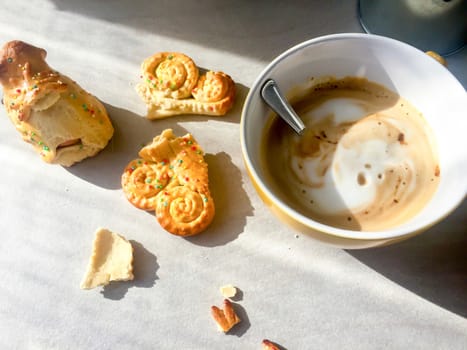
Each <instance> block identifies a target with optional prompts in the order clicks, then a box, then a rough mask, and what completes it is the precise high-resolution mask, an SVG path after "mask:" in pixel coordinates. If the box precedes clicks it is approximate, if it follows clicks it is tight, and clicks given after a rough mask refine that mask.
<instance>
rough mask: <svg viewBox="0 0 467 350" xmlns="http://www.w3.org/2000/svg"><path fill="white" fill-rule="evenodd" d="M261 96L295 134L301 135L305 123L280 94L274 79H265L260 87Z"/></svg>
mask: <svg viewBox="0 0 467 350" xmlns="http://www.w3.org/2000/svg"><path fill="white" fill-rule="evenodd" d="M261 97H262V98H263V100H264V102H266V104H267V105H268V106H269V107H270V108H271V109H272V110H273V111H274V112H276V113H277V114H278V115H279V116H280V117H281V118H282V119H284V120H285V121H286V123H287V124H289V125H290V126H291V127H292V129H294V131H295V132H296V133H297V134H299V135H301V134H302V133H303V131H304V130H305V124H304V123H303V121H302V120H301V119H300V117H299V116H298V115H297V113H295V111H294V110H293V108H292V106H291V105H290V104H289V102H287V100H286V99H285V97H284V96H283V95H282V93H281V92H280V90H279V87H278V86H277V84H276V82H275V81H274V80H272V79H268V80H266V82H265V83H264V85H263V87H262V88H261Z"/></svg>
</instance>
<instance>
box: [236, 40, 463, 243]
mask: <svg viewBox="0 0 467 350" xmlns="http://www.w3.org/2000/svg"><path fill="white" fill-rule="evenodd" d="M268 79H274V80H275V81H276V83H277V85H278V86H279V88H280V89H281V90H282V91H283V92H284V93H285V95H286V96H287V98H288V100H289V102H290V103H291V104H292V106H293V108H294V109H295V110H296V112H297V113H298V115H299V116H300V117H301V119H302V120H303V121H304V123H305V125H306V130H305V132H304V134H302V135H301V136H299V135H297V134H294V132H293V131H292V129H290V127H288V125H287V124H285V123H284V122H283V121H282V120H281V119H280V118H278V117H276V116H275V115H274V114H273V112H272V111H271V110H270V109H269V108H268V106H267V105H266V104H265V103H264V102H263V101H262V99H261V96H260V90H261V87H262V86H263V84H264V82H265V81H267V80H268ZM466 114H467V98H466V93H465V89H464V88H463V87H462V85H461V84H460V83H459V82H458V81H457V80H456V78H455V77H454V76H453V75H452V74H451V73H450V72H449V70H448V69H446V68H445V67H444V66H442V65H441V64H439V63H438V62H437V61H435V60H434V59H433V58H431V57H430V56H428V55H426V54H425V53H424V52H422V51H419V50H418V49H415V48H414V47H412V46H410V45H407V44H405V43H402V42H399V41H397V40H393V39H390V38H385V37H381V36H376V35H370V34H335V35H328V36H324V37H319V38H316V39H312V40H309V41H306V42H304V43H301V44H299V45H297V46H295V47H293V48H291V49H289V50H287V51H285V52H284V53H283V54H281V55H280V56H278V57H277V58H276V59H274V60H273V61H272V62H271V63H270V64H269V65H268V66H267V67H266V68H265V69H264V70H263V72H262V73H261V74H260V75H259V77H258V78H257V80H256V81H255V82H254V84H253V86H252V87H251V89H250V91H249V93H248V96H247V98H246V100H245V103H244V106H243V111H242V118H241V123H240V129H241V135H240V136H241V137H240V139H241V147H242V153H243V157H244V161H245V166H246V169H247V171H248V174H249V176H250V179H251V181H252V183H253V185H254V186H255V189H256V190H257V192H258V194H259V196H260V197H261V199H262V200H263V201H264V203H265V204H266V205H267V206H268V207H269V208H270V209H271V210H272V212H273V213H274V214H276V216H277V217H279V218H280V219H281V220H282V221H283V222H285V223H286V224H289V225H290V226H291V227H293V228H294V229H296V230H299V231H300V232H303V233H307V234H308V235H309V236H311V237H313V238H315V239H317V240H319V241H322V242H325V243H329V244H331V245H333V246H337V247H342V248H368V247H375V246H380V245H385V244H390V243H394V242H397V241H400V240H403V239H407V238H409V237H411V236H414V235H415V234H418V233H420V232H423V231H424V230H426V229H427V228H429V227H431V226H433V225H434V224H436V223H437V222H439V221H441V220H442V219H444V218H445V217H446V216H447V215H449V214H450V213H451V212H452V211H453V210H454V209H455V208H456V207H457V206H459V205H460V204H461V203H462V201H463V200H464V198H465V195H466V193H467V176H466V175H467V137H466V135H467V116H466Z"/></svg>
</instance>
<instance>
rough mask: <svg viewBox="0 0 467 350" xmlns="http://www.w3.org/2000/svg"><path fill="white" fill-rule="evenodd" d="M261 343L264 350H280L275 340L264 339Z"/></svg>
mask: <svg viewBox="0 0 467 350" xmlns="http://www.w3.org/2000/svg"><path fill="white" fill-rule="evenodd" d="M261 345H262V349H263V350H280V349H279V347H278V346H276V345H275V344H274V343H273V342H271V341H269V340H267V339H264V340H263V341H262V342H261Z"/></svg>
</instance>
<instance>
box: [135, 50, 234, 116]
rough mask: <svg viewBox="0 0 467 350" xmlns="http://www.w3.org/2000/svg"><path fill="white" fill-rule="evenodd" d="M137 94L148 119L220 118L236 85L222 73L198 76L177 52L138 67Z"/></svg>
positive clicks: (161, 54)
mask: <svg viewBox="0 0 467 350" xmlns="http://www.w3.org/2000/svg"><path fill="white" fill-rule="evenodd" d="M141 72H142V75H141V77H142V80H143V81H142V82H141V83H139V84H138V85H137V86H136V91H137V92H138V94H139V95H140V96H141V98H142V99H143V101H144V102H145V103H146V105H147V107H148V113H147V118H149V119H159V118H165V117H170V116H174V115H180V114H202V115H213V116H221V115H224V114H226V113H227V112H228V111H229V110H230V109H231V108H232V106H233V104H234V101H235V83H234V81H233V80H232V78H231V77H230V76H229V75H227V74H225V73H223V72H214V71H207V72H206V73H204V74H200V73H199V69H198V67H197V66H196V65H195V63H194V61H193V60H192V59H191V58H190V57H188V56H186V55H185V54H182V53H178V52H159V53H156V54H154V55H153V56H151V57H148V58H147V59H145V60H144V61H143V63H142V65H141Z"/></svg>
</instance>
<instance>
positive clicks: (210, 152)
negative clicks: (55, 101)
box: [0, 0, 467, 350]
mask: <svg viewBox="0 0 467 350" xmlns="http://www.w3.org/2000/svg"><path fill="white" fill-rule="evenodd" d="M361 31H362V29H361V27H360V24H359V22H358V19H357V12H356V2H355V1H339V0H333V1H310V0H309V1H284V2H282V1H275V2H269V1H243V0H240V1H230V0H224V1H222V0H221V1H219V0H218V1H214V0H202V1H196V2H195V1H193V2H188V1H186V2H185V1H179V0H175V1H143V0H134V1H125V0H116V1H110V0H105V1H104V0H101V1H93V0H85V1H73V0H28V1H26V0H9V1H7V0H4V1H2V6H1V10H0V42H1V44H2V45H3V43H4V42H7V41H9V40H13V39H20V40H23V41H27V42H29V43H31V44H34V45H36V46H40V47H43V48H45V49H46V50H47V51H48V62H49V64H50V65H51V66H52V67H54V68H55V69H57V70H59V71H60V72H62V73H64V74H66V75H68V76H70V77H72V78H73V79H74V80H76V81H78V83H79V84H80V85H82V86H83V87H84V88H85V89H86V90H88V91H89V92H91V93H92V94H94V95H96V96H97V97H98V98H99V99H101V100H102V101H103V102H104V103H105V105H106V107H107V109H108V112H109V114H110V116H111V118H112V121H113V124H114V126H115V129H116V132H115V136H114V138H113V140H112V142H111V144H110V145H109V146H108V147H107V148H106V149H105V150H104V151H103V152H102V153H101V154H99V155H98V156H97V157H95V158H92V159H88V160H86V161H84V162H82V163H80V164H77V165H75V166H73V167H71V168H64V167H60V166H54V165H48V164H45V163H43V162H42V161H41V160H40V159H39V157H38V156H36V154H35V153H34V152H33V151H32V148H31V147H30V146H28V145H27V144H25V143H23V142H22V141H21V139H20V135H19V134H18V133H17V132H16V130H15V129H14V127H13V125H12V124H11V123H10V121H9V120H8V118H7V116H6V113H5V111H4V109H3V108H2V109H1V111H0V164H1V168H2V180H1V181H0V193H1V195H0V196H1V197H0V198H1V206H0V238H1V244H0V276H1V286H0V348H1V349H260V348H261V346H260V344H261V341H262V339H264V338H267V339H270V340H271V341H273V342H275V343H277V344H279V345H280V346H282V348H283V349H289V350H295V349H424V350H425V349H466V348H467V320H466V316H467V298H466V292H467V236H466V231H467V220H466V215H465V214H466V209H467V205H466V203H465V202H464V205H463V206H461V207H460V208H459V209H458V210H456V211H455V212H454V213H453V214H452V215H451V216H450V217H449V218H448V219H447V220H445V221H444V222H442V223H440V224H438V225H436V226H435V227H433V228H432V229H430V230H429V231H427V232H426V233H424V234H422V235H420V236H417V237H415V238H413V239H410V240H408V241H405V242H402V243H399V244H396V245H393V246H389V247H385V248H378V249H371V250H365V251H346V250H342V249H337V248H333V247H329V246H326V245H324V244H322V243H319V242H316V241H313V240H311V239H310V238H309V237H306V236H304V235H302V234H300V233H297V232H295V231H293V230H291V229H290V228H288V227H287V226H285V225H283V224H282V223H280V222H279V221H278V219H276V217H274V216H273V215H272V214H271V212H270V211H269V209H268V208H267V207H266V206H265V204H264V203H263V202H262V201H261V199H260V198H259V197H258V195H257V194H256V192H255V190H254V188H253V186H252V184H251V182H250V180H249V178H248V176H247V174H246V171H245V167H244V165H243V160H242V156H241V151H240V143H239V121H240V113H241V108H242V104H243V100H244V98H245V96H246V94H247V93H248V88H249V87H250V86H251V84H252V83H253V81H254V80H255V79H256V77H257V75H258V74H259V73H260V72H261V71H262V69H263V68H264V67H265V66H266V65H267V63H268V62H270V61H271V60H272V59H273V58H274V57H275V56H276V55H278V54H279V53H281V52H282V51H284V50H285V49H287V48H289V47H291V46H293V45H295V44H297V43H299V42H301V41H304V40H307V39H310V38H313V37H316V36H319V35H324V34H330V33H337V32H361ZM158 51H180V52H184V53H186V54H188V55H189V56H191V57H192V58H193V59H194V60H195V62H196V63H197V64H198V65H199V66H200V67H203V68H208V69H212V70H222V71H224V72H226V73H228V74H230V75H231V76H232V77H233V79H234V80H235V81H236V82H237V88H238V100H237V102H236V105H235V107H234V108H233V110H232V111H231V112H230V113H229V114H228V115H227V116H225V117H219V118H216V117H202V116H191V117H190V116H180V117H175V118H169V119H164V120H160V121H149V120H146V119H145V118H144V114H145V106H144V104H143V102H142V101H141V100H140V98H139V97H138V96H137V94H136V92H135V91H134V86H135V83H136V82H137V81H138V80H139V75H140V72H139V67H140V64H141V62H142V60H143V59H144V58H146V57H148V56H150V55H151V54H153V53H155V52H158ZM466 62H467V50H463V51H461V52H459V53H457V54H455V55H453V56H451V57H449V58H448V64H449V69H450V70H451V71H452V73H453V74H455V75H456V77H457V78H458V79H459V80H460V81H461V83H462V84H463V85H464V86H467V68H466ZM169 127H170V128H172V129H173V130H174V132H175V133H176V134H178V135H182V134H184V133H186V132H190V133H192V134H193V135H194V136H195V138H196V139H197V140H198V142H199V143H200V144H201V145H202V147H203V148H204V150H205V152H206V153H207V155H206V160H207V162H208V164H209V174H210V181H211V190H212V192H213V196H214V199H215V202H216V208H217V213H216V217H215V219H214V221H213V223H212V225H211V227H210V228H209V229H208V230H207V231H206V232H204V233H203V234H201V235H199V236H196V237H193V238H189V239H183V238H179V237H176V236H173V235H170V234H168V233H167V232H165V231H164V230H163V229H161V228H160V226H159V224H158V223H157V221H156V220H155V217H154V215H153V214H151V213H147V212H144V211H141V210H138V209H136V208H134V207H133V206H131V205H130V204H129V203H128V202H127V200H126V199H125V198H124V195H123V193H122V190H121V186H120V176H121V173H122V170H123V168H124V166H125V165H126V164H127V162H128V161H129V160H131V159H133V158H135V157H136V153H137V151H138V150H139V148H140V147H141V144H142V143H147V142H149V141H150V140H151V139H152V137H153V136H155V135H157V134H159V133H160V132H161V131H162V130H163V129H165V128H169ZM98 227H106V228H109V229H111V230H114V231H116V232H119V233H121V234H123V235H124V236H125V237H127V238H128V239H129V240H131V241H132V243H133V245H134V247H135V280H134V281H132V282H123V283H112V284H110V285H109V286H107V287H105V288H97V289H94V290H91V291H83V290H80V288H79V284H80V281H81V278H82V276H83V274H84V272H85V270H86V266H87V263H88V258H89V256H90V254H91V246H92V240H93V235H94V231H95V230H96V229H97V228H98ZM229 283H231V284H233V285H235V286H237V287H238V289H239V293H238V295H237V297H236V298H235V300H234V307H235V308H236V310H237V311H238V314H239V316H240V318H241V319H242V322H241V323H240V324H239V325H237V326H236V328H234V329H233V330H232V332H230V333H229V334H223V333H221V332H219V331H218V330H217V328H216V325H215V323H214V321H213V319H212V318H211V315H210V307H211V306H212V305H218V306H220V305H221V304H222V300H223V297H222V295H221V294H220V292H219V287H220V286H222V285H224V284H229Z"/></svg>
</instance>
